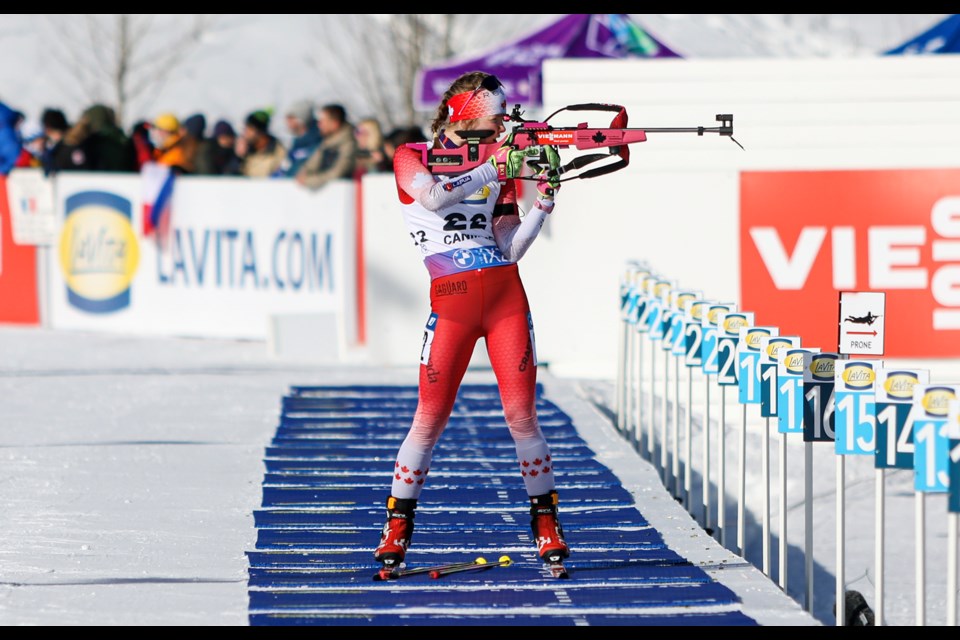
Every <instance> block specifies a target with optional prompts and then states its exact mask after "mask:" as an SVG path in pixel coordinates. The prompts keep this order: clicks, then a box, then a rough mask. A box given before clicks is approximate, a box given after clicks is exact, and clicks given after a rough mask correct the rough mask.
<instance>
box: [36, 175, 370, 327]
mask: <svg viewBox="0 0 960 640" xmlns="http://www.w3.org/2000/svg"><path fill="white" fill-rule="evenodd" d="M57 186H58V188H57V206H58V216H59V217H60V219H61V223H62V226H61V232H60V237H59V242H58V244H57V245H56V246H55V247H54V248H53V250H52V251H51V252H49V253H50V258H49V261H50V264H49V273H50V288H49V297H50V323H51V326H52V327H54V328H64V329H82V330H96V331H111V332H118V333H130V334H146V335H168V336H198V337H222V338H244V339H264V338H266V337H268V332H269V330H270V329H269V327H270V318H271V316H278V315H284V314H320V313H334V314H338V315H339V316H340V318H341V320H342V319H343V315H344V313H345V308H346V307H348V306H350V307H351V308H352V305H351V303H350V302H349V301H350V300H351V299H352V298H353V296H354V290H355V284H354V274H355V272H354V263H355V258H354V253H353V249H354V242H353V239H352V237H353V236H352V234H353V228H352V225H348V224H347V219H348V216H350V215H351V214H352V212H353V198H354V195H353V189H352V185H351V184H349V183H346V184H339V183H333V184H330V185H327V186H326V187H325V188H324V189H322V190H320V191H310V190H307V189H304V188H303V187H301V186H299V185H297V184H296V183H294V182H293V181H288V180H282V181H281V180H250V179H240V178H200V177H181V178H178V179H177V180H176V182H175V186H174V195H173V202H172V206H171V222H170V227H169V231H168V232H167V234H166V235H165V239H164V241H163V244H162V245H160V244H158V242H157V238H156V236H155V235H150V236H147V237H144V236H143V235H142V233H141V230H142V229H143V220H142V216H143V202H142V196H141V192H142V184H141V181H140V177H139V176H137V175H126V176H104V175H103V174H90V173H86V174H64V175H61V176H59V177H58V185H57ZM348 236H349V237H348ZM346 330H347V329H345V331H346ZM341 333H344V332H343V331H342V332H341Z"/></svg>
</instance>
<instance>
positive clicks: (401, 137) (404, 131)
mask: <svg viewBox="0 0 960 640" xmlns="http://www.w3.org/2000/svg"><path fill="white" fill-rule="evenodd" d="M427 140H428V139H427V136H425V135H423V129H421V128H420V127H418V126H415V125H410V126H408V127H397V128H396V129H393V130H392V131H391V132H390V133H388V134H387V137H386V138H385V139H384V141H383V154H384V163H385V164H386V166H387V169H385V170H386V171H393V155H394V154H395V153H396V152H397V148H398V147H402V146H403V145H405V144H409V143H411V142H427Z"/></svg>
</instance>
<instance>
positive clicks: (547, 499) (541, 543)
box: [530, 491, 570, 563]
mask: <svg viewBox="0 0 960 640" xmlns="http://www.w3.org/2000/svg"><path fill="white" fill-rule="evenodd" d="M530 528H531V529H532V530H533V540H534V542H536V543H537V553H538V554H539V555H540V558H541V559H542V560H543V561H544V562H549V563H559V562H560V561H562V560H563V559H564V558H566V557H567V556H569V555H570V549H569V547H567V543H566V542H565V541H564V539H563V527H561V526H560V521H559V520H557V492H556V491H551V492H550V493H545V494H543V495H539V496H530Z"/></svg>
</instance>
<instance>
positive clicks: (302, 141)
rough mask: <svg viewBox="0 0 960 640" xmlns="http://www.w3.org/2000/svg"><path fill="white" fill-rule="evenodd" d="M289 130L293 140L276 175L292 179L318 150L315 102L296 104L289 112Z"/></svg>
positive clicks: (305, 101) (318, 135)
mask: <svg viewBox="0 0 960 640" xmlns="http://www.w3.org/2000/svg"><path fill="white" fill-rule="evenodd" d="M287 130H288V131H289V132H290V135H291V136H292V138H293V140H292V142H291V143H290V150H289V151H288V152H287V157H286V159H285V160H284V161H283V164H282V165H280V169H279V170H278V171H277V172H276V173H275V174H274V175H275V176H276V177H287V178H292V177H294V176H295V175H297V171H299V170H300V167H302V166H303V163H304V162H306V161H307V158H309V157H310V155H311V154H312V153H313V152H314V151H315V150H316V148H317V146H318V145H319V144H320V141H321V140H322V139H323V138H322V136H321V135H320V129H318V128H317V119H316V117H314V115H313V102H312V101H310V100H301V101H299V102H295V103H294V104H293V105H292V106H291V107H290V108H289V109H288V110H287Z"/></svg>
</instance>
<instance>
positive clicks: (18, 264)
mask: <svg viewBox="0 0 960 640" xmlns="http://www.w3.org/2000/svg"><path fill="white" fill-rule="evenodd" d="M0 322H9V323H16V324H39V323H40V307H39V304H38V301H37V250H36V248H34V247H32V246H26V247H24V246H20V245H17V244H14V243H13V225H12V223H11V220H10V208H9V204H8V202H7V179H6V178H5V177H3V176H0Z"/></svg>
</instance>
